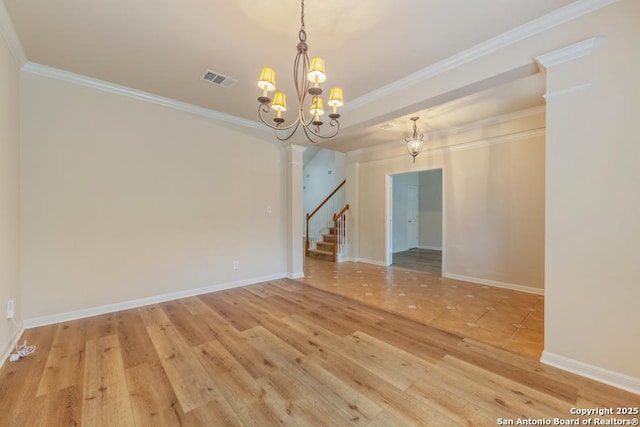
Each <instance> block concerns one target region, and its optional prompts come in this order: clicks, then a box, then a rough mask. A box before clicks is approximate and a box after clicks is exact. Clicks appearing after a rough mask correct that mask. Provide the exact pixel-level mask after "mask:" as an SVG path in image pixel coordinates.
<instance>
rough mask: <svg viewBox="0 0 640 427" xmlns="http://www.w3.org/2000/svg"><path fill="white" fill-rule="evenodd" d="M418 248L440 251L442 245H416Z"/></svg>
mask: <svg viewBox="0 0 640 427" xmlns="http://www.w3.org/2000/svg"><path fill="white" fill-rule="evenodd" d="M418 249H428V250H430V251H441V250H442V246H418Z"/></svg>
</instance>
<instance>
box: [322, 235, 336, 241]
mask: <svg viewBox="0 0 640 427" xmlns="http://www.w3.org/2000/svg"><path fill="white" fill-rule="evenodd" d="M334 238H335V235H334V234H323V235H322V240H323V241H325V242H332V243H333V239H334Z"/></svg>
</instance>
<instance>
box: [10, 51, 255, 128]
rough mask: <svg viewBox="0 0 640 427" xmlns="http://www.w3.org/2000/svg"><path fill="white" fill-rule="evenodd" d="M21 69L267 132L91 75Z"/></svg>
mask: <svg viewBox="0 0 640 427" xmlns="http://www.w3.org/2000/svg"><path fill="white" fill-rule="evenodd" d="M22 70H23V71H25V72H27V73H31V74H36V75H39V76H43V77H49V78H52V79H58V80H63V81H66V82H69V83H75V84H78V85H81V86H86V87H90V88H93V89H97V90H101V91H104V92H110V93H115V94H119V95H124V96H128V97H130V98H134V99H138V100H141V101H147V102H151V103H154V104H158V105H162V106H164V107H169V108H173V109H175V110H180V111H185V112H187V113H192V114H196V115H198V116H203V117H206V118H209V119H213V120H219V121H222V122H227V123H231V124H234V125H238V126H244V127H247V128H251V129H255V130H259V131H263V132H264V133H265V135H266V133H267V131H266V130H265V127H264V126H263V125H262V124H261V123H259V122H256V121H252V120H247V119H242V118H240V117H236V116H232V115H231V114H226V113H221V112H219V111H215V110H211V109H209V108H204V107H198V106H196V105H193V104H187V103H186V102H181V101H176V100H175V99H170V98H165V97H163V96H158V95H154V94H152V93H149V92H143V91H141V90H137V89H132V88H129V87H126V86H121V85H118V84H115V83H110V82H106V81H104V80H98V79H94V78H92V77H87V76H83V75H80V74H75V73H71V72H69V71H64V70H60V69H57V68H53V67H47V66H46V65H40V64H36V63H33V62H27V63H26V64H24V66H23V67H22Z"/></svg>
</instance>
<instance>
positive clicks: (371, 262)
mask: <svg viewBox="0 0 640 427" xmlns="http://www.w3.org/2000/svg"><path fill="white" fill-rule="evenodd" d="M355 261H356V262H364V263H365V264H373V265H379V266H380V267H387V264H385V263H384V262H382V261H376V260H374V259H367V258H356V259H355Z"/></svg>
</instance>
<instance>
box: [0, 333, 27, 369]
mask: <svg viewBox="0 0 640 427" xmlns="http://www.w3.org/2000/svg"><path fill="white" fill-rule="evenodd" d="M23 333H24V322H23V323H21V324H19V325H18V327H17V328H16V330H15V332H14V333H13V336H12V337H11V340H10V341H9V344H7V346H6V347H5V348H3V349H2V353H0V356H2V359H0V360H1V362H0V368H2V367H3V366H4V364H5V362H7V361H8V360H9V355H10V354H11V353H13V350H14V349H15V348H16V344H18V340H19V339H20V337H21V336H22V334H23Z"/></svg>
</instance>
